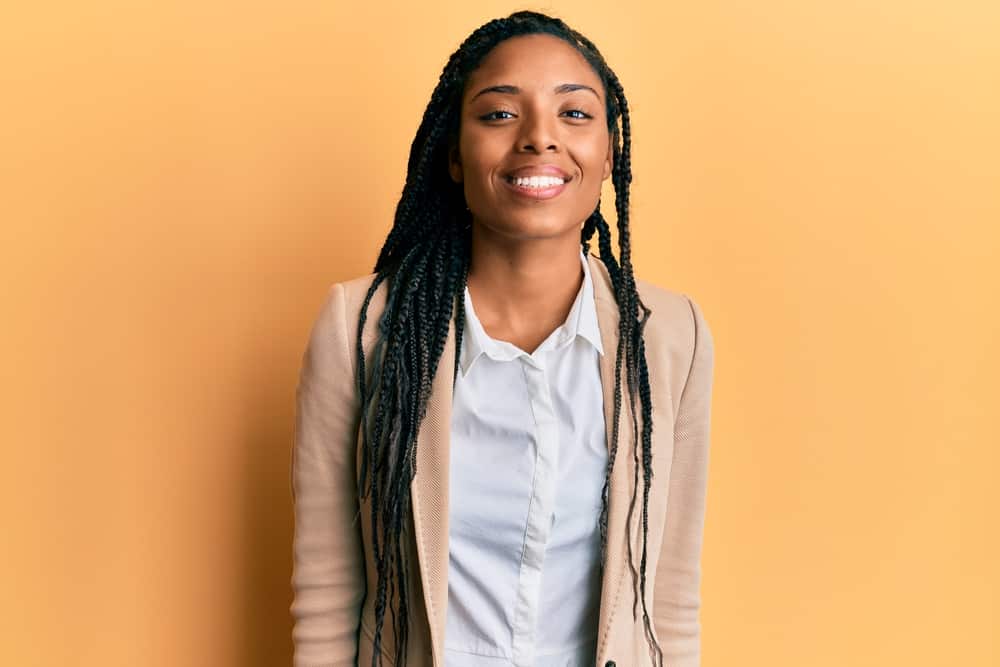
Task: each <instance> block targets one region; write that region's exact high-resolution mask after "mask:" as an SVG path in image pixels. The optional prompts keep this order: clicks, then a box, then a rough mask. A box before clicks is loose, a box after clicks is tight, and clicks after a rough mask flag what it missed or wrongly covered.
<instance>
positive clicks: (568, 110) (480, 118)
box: [479, 109, 593, 121]
mask: <svg viewBox="0 0 1000 667" xmlns="http://www.w3.org/2000/svg"><path fill="white" fill-rule="evenodd" d="M573 111H575V112H577V113H580V114H583V115H582V116H571V118H573V119H574V120H586V119H588V118H593V116H591V115H590V114H589V113H587V112H585V111H581V110H580V109H567V110H566V113H570V112H573ZM498 113H506V114H511V115H513V114H512V113H511V112H510V111H507V110H506V109H497V110H496V111H491V112H489V113H488V114H486V115H485V116H480V117H479V120H485V121H490V120H507V119H506V118H491V116H492V115H493V114H498Z"/></svg>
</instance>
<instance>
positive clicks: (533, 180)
mask: <svg viewBox="0 0 1000 667" xmlns="http://www.w3.org/2000/svg"><path fill="white" fill-rule="evenodd" d="M511 182H512V183H514V185H520V186H521V187H527V188H550V187H552V186H553V185H562V184H563V183H565V182H566V181H565V180H563V179H562V178H559V177H558V176H529V177H528V178H512V179H511Z"/></svg>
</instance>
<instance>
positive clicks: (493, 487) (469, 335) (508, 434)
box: [445, 252, 608, 667]
mask: <svg viewBox="0 0 1000 667" xmlns="http://www.w3.org/2000/svg"><path fill="white" fill-rule="evenodd" d="M580 259H581V262H582V264H583V272H584V275H583V283H582V284H581V286H580V291H579V292H578V293H577V296H576V301H575V302H574V303H573V306H572V308H571V310H570V313H569V315H568V317H567V318H566V321H565V322H564V323H563V324H562V325H561V326H559V327H558V328H557V329H556V330H555V331H553V332H552V334H551V335H549V337H548V338H546V339H545V341H544V342H543V343H542V344H541V345H540V346H539V347H538V349H536V350H535V351H534V352H533V353H532V354H528V353H527V352H525V351H523V350H521V349H520V348H518V347H517V346H515V345H513V344H511V343H508V342H505V341H499V340H495V339H493V338H490V337H489V336H488V335H487V334H486V332H485V330H484V329H483V327H482V324H481V323H480V322H479V320H478V318H477V317H476V313H475V310H474V309H473V304H472V298H471V296H470V294H469V291H468V288H466V291H465V314H466V326H465V330H464V332H463V339H462V349H461V350H460V352H459V354H460V357H459V363H460V372H459V374H458V377H457V379H456V383H455V391H454V399H453V407H452V421H451V447H450V451H451V454H450V457H451V464H450V485H451V487H450V500H449V508H450V509H449V513H450V532H449V554H450V557H449V572H448V614H447V625H446V630H445V663H446V665H447V666H448V667H500V666H507V665H514V666H516V667H557V666H558V667H580V666H582V665H592V664H593V663H594V660H595V654H596V645H597V621H598V618H597V615H598V609H599V605H600V595H601V581H600V579H601V577H600V567H601V564H600V557H601V556H600V539H601V538H600V529H599V526H598V521H599V517H600V512H601V489H602V487H603V485H604V477H605V472H606V469H607V463H608V451H607V440H606V432H605V421H604V402H603V401H604V399H603V391H602V389H601V374H600V365H599V363H600V362H599V355H602V354H604V350H603V349H602V347H601V335H600V330H599V329H598V324H597V309H596V306H595V303H594V288H593V283H592V282H591V277H590V270H589V267H588V264H587V258H586V256H585V255H584V254H583V253H582V252H581V254H580Z"/></svg>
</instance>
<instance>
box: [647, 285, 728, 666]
mask: <svg viewBox="0 0 1000 667" xmlns="http://www.w3.org/2000/svg"><path fill="white" fill-rule="evenodd" d="M685 298H686V299H687V301H688V303H689V304H690V307H691V314H692V317H693V319H694V351H693V354H692V359H691V366H690V369H689V371H688V376H687V380H686V381H685V383H684V388H683V390H682V391H681V398H680V406H679V408H678V411H677V415H676V418H675V420H674V453H673V463H672V465H671V468H670V481H669V485H670V488H669V495H668V498H667V515H666V523H665V526H664V533H663V543H662V546H661V551H660V559H659V563H658V565H657V571H656V585H655V588H654V594H653V614H654V627H655V628H656V634H657V637H658V639H659V642H660V647H661V648H662V649H663V653H664V663H665V664H667V665H670V666H671V667H698V665H699V664H700V661H701V625H700V621H699V611H700V607H701V597H700V592H699V589H700V583H701V546H702V534H703V528H704V517H705V492H706V486H707V476H708V450H709V422H710V416H711V404H712V376H713V366H714V344H713V340H712V333H711V331H710V330H709V328H708V324H707V323H706V322H705V319H704V317H703V315H702V312H701V309H700V308H699V306H698V304H697V303H695V302H694V301H693V300H692V299H691V298H690V297H687V296H685Z"/></svg>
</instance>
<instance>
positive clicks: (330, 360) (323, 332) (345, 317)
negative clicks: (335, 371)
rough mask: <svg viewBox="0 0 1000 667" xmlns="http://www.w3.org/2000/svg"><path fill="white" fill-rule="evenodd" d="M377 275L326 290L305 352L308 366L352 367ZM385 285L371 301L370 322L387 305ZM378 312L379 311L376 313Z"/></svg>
mask: <svg viewBox="0 0 1000 667" xmlns="http://www.w3.org/2000/svg"><path fill="white" fill-rule="evenodd" d="M374 280H375V274H374V273H371V274H368V275H365V276H358V277H356V278H351V279H348V280H344V281H340V282H335V283H332V284H330V285H329V286H328V287H327V290H326V295H325V297H324V298H323V302H322V304H321V305H320V307H319V309H318V312H317V313H316V316H315V317H314V319H313V323H312V328H311V331H310V334H309V343H308V347H307V349H306V353H305V354H306V359H307V361H308V360H311V363H310V364H309V366H311V367H316V366H322V367H331V366H333V365H334V364H335V360H339V361H338V362H337V363H340V364H342V365H343V364H346V365H348V366H351V367H353V359H354V354H353V350H354V349H355V346H356V345H357V332H358V317H359V315H360V313H361V307H362V306H363V305H364V302H365V297H366V296H367V294H368V290H369V288H370V287H371V285H372V283H373V282H374ZM384 292H385V284H384V283H383V284H381V285H380V286H379V288H378V289H377V290H376V293H375V295H374V296H373V297H372V301H371V305H370V306H369V309H368V316H369V317H370V318H372V317H377V316H378V313H379V312H381V307H382V306H383V305H384V302H385V294H384ZM376 308H378V310H377V311H376Z"/></svg>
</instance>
